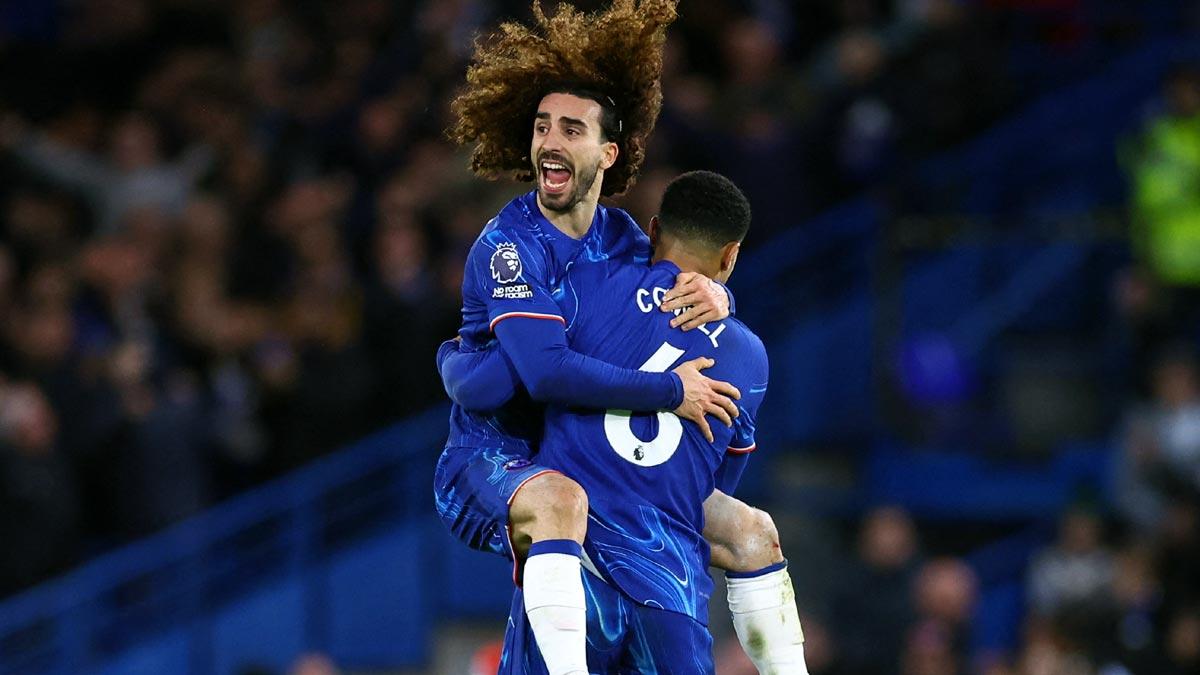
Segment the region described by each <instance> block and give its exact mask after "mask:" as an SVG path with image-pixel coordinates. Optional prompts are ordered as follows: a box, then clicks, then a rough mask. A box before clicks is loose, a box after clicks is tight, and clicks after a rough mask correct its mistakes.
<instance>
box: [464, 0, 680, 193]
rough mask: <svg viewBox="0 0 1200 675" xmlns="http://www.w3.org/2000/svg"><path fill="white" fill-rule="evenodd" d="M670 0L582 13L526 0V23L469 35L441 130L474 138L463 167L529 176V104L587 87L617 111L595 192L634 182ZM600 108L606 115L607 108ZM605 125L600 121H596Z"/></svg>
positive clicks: (584, 92)
mask: <svg viewBox="0 0 1200 675" xmlns="http://www.w3.org/2000/svg"><path fill="white" fill-rule="evenodd" d="M677 2H678V0H613V3H612V6H611V7H610V8H609V9H608V10H606V11H603V12H597V13H592V14H585V13H583V12H581V11H579V10H578V9H576V8H574V7H571V6H570V5H567V4H560V5H559V6H558V7H557V9H556V10H555V13H554V15H553V16H552V17H549V18H547V16H546V15H545V14H544V13H543V12H542V8H541V3H540V1H539V0H534V3H533V16H534V19H535V25H534V26H532V27H530V26H525V25H522V24H520V23H515V22H506V23H503V24H501V25H500V28H499V29H498V30H497V31H496V32H495V33H493V34H492V35H490V36H487V37H485V38H482V39H480V40H478V41H477V42H476V44H475V54H474V58H473V60H472V62H471V65H470V67H469V68H468V69H467V84H466V87H465V88H463V90H462V91H460V92H459V94H458V96H457V97H456V98H455V99H454V102H453V104H452V109H453V111H454V116H455V122H454V126H453V127H452V128H451V129H450V131H449V135H450V138H451V139H452V140H454V141H455V142H456V143H459V144H460V145H472V144H473V145H474V148H473V151H472V153H471V170H472V171H474V172H475V173H476V174H477V175H479V176H482V177H484V178H488V179H496V178H501V177H505V176H511V177H513V178H516V179H517V180H521V181H531V180H533V179H534V171H533V165H532V162H531V160H530V158H529V144H530V140H531V138H532V136H531V134H532V124H533V117H534V113H536V112H537V105H538V103H539V102H540V101H541V100H542V98H543V97H544V96H545V95H546V94H549V93H554V92H556V91H563V92H567V93H575V94H576V95H581V96H584V97H586V98H595V97H596V95H599V96H600V97H603V98H604V99H607V100H598V101H597V102H598V103H600V105H601V107H602V108H604V109H606V112H611V109H612V108H615V113H616V115H615V116H616V118H617V119H619V120H620V130H619V132H617V134H616V137H615V138H614V137H613V135H612V131H611V130H610V129H606V130H605V136H606V139H605V140H609V141H614V142H616V143H617V144H618V146H619V147H620V150H621V151H620V153H619V154H618V157H617V161H616V164H614V165H613V166H612V167H611V168H609V169H608V170H607V171H605V172H604V184H603V185H602V186H601V194H604V195H606V196H607V195H615V194H620V193H622V192H624V191H625V190H627V189H629V187H630V186H631V185H633V182H634V179H635V178H636V176H637V173H638V170H639V169H640V168H641V166H642V162H643V161H644V160H645V159H646V141H647V139H648V138H649V136H650V132H651V131H653V130H654V123H655V122H656V121H657V120H658V113H659V110H660V109H661V108H662V83H661V77H662V66H663V45H664V43H665V42H666V31H667V26H669V25H670V24H671V22H672V21H674V20H675V16H676V14H675V5H676V3H677ZM606 117H609V115H606ZM603 126H604V127H609V126H610V125H609V124H604V125H603Z"/></svg>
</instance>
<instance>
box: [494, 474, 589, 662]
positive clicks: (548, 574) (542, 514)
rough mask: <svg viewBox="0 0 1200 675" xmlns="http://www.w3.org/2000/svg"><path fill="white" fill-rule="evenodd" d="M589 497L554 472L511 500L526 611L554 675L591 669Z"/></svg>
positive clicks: (514, 544) (514, 543)
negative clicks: (586, 583) (586, 565)
mask: <svg viewBox="0 0 1200 675" xmlns="http://www.w3.org/2000/svg"><path fill="white" fill-rule="evenodd" d="M587 510H588V502H587V495H586V494H585V493H584V491H583V488H581V487H580V486H579V484H578V483H576V482H575V481H573V480H571V479H570V478H567V477H566V476H564V475H562V474H560V473H557V472H552V471H546V472H543V473H539V474H537V475H535V476H533V477H531V478H530V479H529V480H528V481H526V482H524V483H523V484H522V485H521V486H520V487H519V488H518V489H517V490H516V491H515V492H514V493H513V495H512V498H511V499H510V501H509V510H508V522H509V528H510V533H511V537H512V539H511V541H512V547H513V550H514V553H515V555H516V557H517V559H518V560H524V561H525V562H524V572H523V574H522V588H523V590H524V594H525V614H526V616H527V617H528V619H529V627H530V630H532V632H533V634H534V636H535V637H536V638H537V645H538V647H539V649H540V651H541V653H542V656H543V657H544V658H545V661H546V667H547V668H548V670H549V672H550V675H568V674H575V673H582V674H584V675H586V673H587V672H588V671H587V656H586V653H587V652H586V648H587V633H586V630H587V612H586V606H585V600H584V590H583V579H582V576H581V575H582V573H583V572H582V568H581V567H580V557H581V555H582V553H583V548H582V546H583V537H584V534H585V533H586V532H587Z"/></svg>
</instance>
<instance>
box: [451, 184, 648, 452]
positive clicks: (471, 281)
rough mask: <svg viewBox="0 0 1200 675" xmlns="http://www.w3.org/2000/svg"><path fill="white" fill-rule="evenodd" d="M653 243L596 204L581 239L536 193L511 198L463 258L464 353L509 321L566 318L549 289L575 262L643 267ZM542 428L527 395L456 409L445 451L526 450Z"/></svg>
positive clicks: (629, 223) (539, 411) (539, 412)
mask: <svg viewBox="0 0 1200 675" xmlns="http://www.w3.org/2000/svg"><path fill="white" fill-rule="evenodd" d="M649 258H650V240H649V238H648V237H647V236H646V235H645V233H644V232H642V230H641V228H640V227H638V225H637V223H635V222H634V221H633V219H632V218H631V217H630V216H629V214H627V213H625V212H624V211H621V210H620V209H609V208H605V207H603V206H600V207H598V208H597V209H596V216H595V218H594V220H593V221H592V226H591V228H590V229H589V230H588V233H587V234H586V235H584V237H583V238H582V239H573V238H571V237H569V236H567V235H566V234H564V233H563V232H562V231H560V230H559V229H558V228H556V227H554V225H553V224H552V223H550V221H549V220H547V219H546V217H545V216H543V215H542V212H541V210H539V209H538V205H537V193H536V191H535V192H529V193H526V194H524V195H522V196H520V197H517V198H516V199H514V200H512V201H511V202H509V203H508V205H507V206H505V207H504V208H503V209H502V210H501V211H500V213H499V214H498V215H497V216H496V217H495V218H493V219H492V220H491V221H490V222H488V224H487V226H485V227H484V229H483V232H482V233H480V235H479V238H478V239H476V241H475V243H474V245H472V246H471V251H470V253H469V254H468V256H467V264H466V269H465V271H464V274H463V286H462V295H463V308H462V316H463V323H462V328H461V329H460V330H459V335H460V336H461V337H462V341H463V344H464V345H465V346H467V347H468V348H483V347H484V346H486V345H487V344H488V343H489V342H490V341H491V340H492V339H493V337H492V329H493V328H494V327H495V325H496V324H497V323H498V322H500V321H503V320H505V319H507V318H512V317H532V318H538V319H546V320H550V321H563V322H564V323H565V319H564V318H563V317H562V312H561V310H560V309H559V306H558V305H557V304H556V302H555V297H554V296H553V291H552V289H555V288H556V287H558V286H560V284H561V281H562V279H563V278H564V276H565V274H566V272H567V270H568V268H569V267H570V266H571V265H572V264H573V263H574V262H575V261H577V260H578V261H589V262H598V261H606V260H620V261H625V262H631V263H640V264H643V265H644V264H645V263H646V262H647V261H648V260H649ZM541 430H542V409H541V406H539V405H536V404H534V403H533V402H532V401H531V400H530V399H529V398H528V397H527V396H525V397H518V398H517V399H515V400H513V401H512V402H510V403H509V404H507V405H505V406H504V407H503V408H502V409H500V410H496V411H490V412H487V413H479V412H471V411H468V410H465V409H464V408H462V407H461V406H458V405H454V406H453V407H452V408H451V412H450V439H449V441H448V443H447V444H448V445H450V446H469V447H504V448H508V449H511V450H530V449H531V443H533V442H536V440H537V438H538V437H539V436H540V434H541Z"/></svg>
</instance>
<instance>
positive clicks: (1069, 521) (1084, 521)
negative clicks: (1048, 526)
mask: <svg viewBox="0 0 1200 675" xmlns="http://www.w3.org/2000/svg"><path fill="white" fill-rule="evenodd" d="M1112 578H1113V555H1112V553H1111V551H1109V550H1108V548H1106V547H1105V546H1104V542H1103V524H1102V523H1101V521H1100V518H1099V516H1098V515H1096V513H1094V512H1093V511H1092V510H1091V509H1090V508H1088V507H1086V506H1084V505H1081V504H1077V505H1075V506H1072V507H1071V508H1069V509H1068V510H1067V511H1066V512H1065V513H1064V514H1063V515H1062V517H1061V519H1060V520H1059V528H1058V539H1057V540H1056V541H1055V542H1054V543H1053V544H1052V545H1051V546H1050V547H1049V548H1047V549H1044V550H1043V551H1042V552H1040V553H1039V554H1038V555H1037V556H1036V557H1035V558H1034V560H1033V563H1032V564H1031V565H1030V568H1029V605H1030V608H1031V609H1032V610H1033V612H1034V613H1036V614H1037V615H1038V616H1041V617H1047V618H1052V617H1056V616H1058V615H1059V614H1060V613H1062V612H1064V611H1067V610H1080V609H1081V608H1082V609H1084V610H1086V609H1092V610H1094V609H1097V608H1100V607H1103V605H1104V603H1105V601H1106V600H1107V593H1108V589H1109V588H1110V585H1111V583H1112Z"/></svg>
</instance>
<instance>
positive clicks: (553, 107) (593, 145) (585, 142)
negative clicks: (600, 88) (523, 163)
mask: <svg viewBox="0 0 1200 675" xmlns="http://www.w3.org/2000/svg"><path fill="white" fill-rule="evenodd" d="M600 115H601V108H600V104H599V103H597V102H595V101H593V100H591V99H587V98H581V97H579V96H574V95H572V94H549V95H547V96H546V97H545V98H543V99H542V101H541V103H540V104H539V105H538V111H537V117H536V118H535V119H534V122H533V142H532V144H531V146H530V151H529V156H530V157H531V158H532V159H533V170H534V173H535V174H536V175H537V190H538V200H539V201H540V202H541V204H542V206H543V207H545V208H547V209H549V210H550V211H556V212H560V213H561V212H567V211H570V210H572V209H574V208H575V207H576V206H577V205H578V204H579V203H580V202H582V201H583V200H584V199H586V198H587V197H588V195H589V194H590V193H591V192H592V191H593V189H595V191H596V193H597V196H598V195H599V189H600V184H601V183H602V182H603V180H604V175H603V172H604V170H605V169H608V168H609V167H611V166H612V165H613V163H614V162H616V159H617V144H616V143H612V142H609V141H608V140H606V139H605V137H604V132H603V130H602V129H601V126H600Z"/></svg>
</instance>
